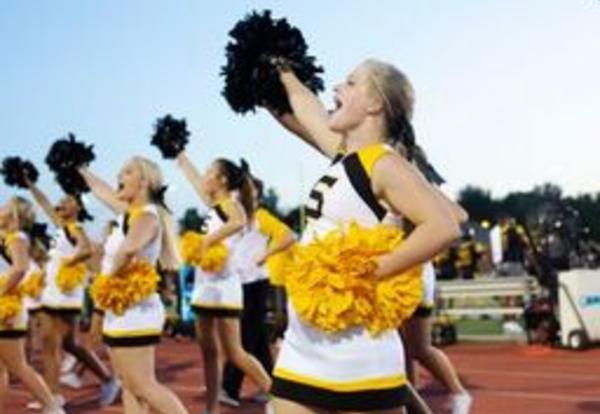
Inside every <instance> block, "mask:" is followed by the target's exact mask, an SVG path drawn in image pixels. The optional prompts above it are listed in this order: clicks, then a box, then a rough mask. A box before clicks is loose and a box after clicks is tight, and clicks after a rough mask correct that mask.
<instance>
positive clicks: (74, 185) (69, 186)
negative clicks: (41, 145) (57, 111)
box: [46, 133, 95, 195]
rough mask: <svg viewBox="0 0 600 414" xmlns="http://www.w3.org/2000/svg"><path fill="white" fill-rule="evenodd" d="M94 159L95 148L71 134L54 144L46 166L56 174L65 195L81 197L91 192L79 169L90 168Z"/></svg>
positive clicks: (47, 157) (49, 152) (47, 156)
mask: <svg viewBox="0 0 600 414" xmlns="http://www.w3.org/2000/svg"><path fill="white" fill-rule="evenodd" d="M94 158H95V155H94V150H93V146H92V145H85V144H84V143H83V142H80V141H77V140H76V139H75V135H73V134H71V133H69V134H68V136H67V138H62V139H59V140H57V141H56V142H55V143H54V144H52V146H51V147H50V150H49V151H48V155H46V164H47V165H48V168H50V170H51V171H53V172H54V173H55V174H56V181H57V182H58V184H59V185H60V186H61V188H62V189H63V191H64V192H65V193H67V194H74V195H79V194H81V193H84V192H87V191H89V187H88V186H87V184H86V182H85V180H84V179H83V177H82V176H81V175H80V174H79V172H78V171H77V169H78V168H80V167H86V166H88V165H89V164H90V163H91V162H92V161H93V160H94Z"/></svg>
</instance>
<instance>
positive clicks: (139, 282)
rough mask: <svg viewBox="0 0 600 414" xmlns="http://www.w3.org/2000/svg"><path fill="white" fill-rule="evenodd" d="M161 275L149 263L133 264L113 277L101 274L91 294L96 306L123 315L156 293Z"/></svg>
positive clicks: (93, 285)
mask: <svg viewBox="0 0 600 414" xmlns="http://www.w3.org/2000/svg"><path fill="white" fill-rule="evenodd" d="M159 281H160V275H159V274H158V273H157V271H156V269H155V268H154V266H152V265H151V264H150V263H148V262H147V261H136V262H133V263H131V264H130V265H129V266H127V267H126V268H125V269H123V270H122V271H120V272H118V273H117V274H114V275H112V276H108V275H103V274H100V275H98V276H97V277H96V278H95V279H94V283H92V286H91V288H90V294H91V295H92V299H93V300H94V303H95V304H96V306H98V307H99V308H100V309H103V310H110V311H111V312H113V313H114V314H115V315H123V314H124V313H125V311H126V310H127V309H129V308H130V307H132V306H133V305H135V304H137V303H139V302H141V301H143V300H144V299H146V298H147V297H148V296H150V295H151V294H152V293H154V292H156V288H157V286H158V282H159Z"/></svg>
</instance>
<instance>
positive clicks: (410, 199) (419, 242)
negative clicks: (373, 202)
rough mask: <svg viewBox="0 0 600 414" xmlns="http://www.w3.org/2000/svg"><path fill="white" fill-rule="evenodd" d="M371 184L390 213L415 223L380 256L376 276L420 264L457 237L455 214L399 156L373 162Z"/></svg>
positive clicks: (387, 156)
mask: <svg viewBox="0 0 600 414" xmlns="http://www.w3.org/2000/svg"><path fill="white" fill-rule="evenodd" d="M373 187H374V191H375V193H376V194H377V196H378V197H379V198H380V199H382V200H383V201H384V202H385V203H386V205H387V206H388V207H389V208H391V209H392V211H393V212H394V213H396V214H399V215H401V216H403V217H406V218H407V219H408V220H410V221H411V222H412V223H413V224H414V225H415V228H414V230H413V231H412V232H411V233H410V235H409V236H408V238H407V239H406V240H405V241H404V243H402V245H401V246H400V247H399V248H398V249H396V250H394V251H393V252H391V253H390V254H387V255H384V256H382V257H381V260H380V261H379V268H378V271H377V274H378V276H380V277H386V276H390V275H394V274H398V273H401V272H403V271H405V270H407V269H409V268H410V267H412V266H415V265H417V264H419V263H423V262H425V261H427V260H429V259H430V258H432V257H433V256H434V255H435V254H436V253H438V252H439V251H441V250H442V249H444V248H445V247H446V246H448V245H449V244H450V243H451V242H452V241H453V240H455V239H456V238H458V237H459V236H460V227H459V224H458V220H457V219H456V217H455V216H454V215H453V214H452V212H451V211H450V210H449V208H448V207H447V206H446V205H445V204H444V201H442V200H441V198H440V196H439V195H438V194H436V192H435V191H434V190H433V188H432V187H431V185H430V184H429V183H428V182H427V181H426V180H425V178H424V177H423V176H422V175H421V174H420V173H418V171H417V170H416V169H415V168H414V167H413V166H412V165H411V164H410V163H409V162H408V161H406V160H405V159H404V158H402V157H401V156H400V155H398V154H387V155H385V156H383V157H382V158H381V159H380V160H379V161H378V162H377V163H376V164H375V166H374V170H373ZM407 195H409V196H407Z"/></svg>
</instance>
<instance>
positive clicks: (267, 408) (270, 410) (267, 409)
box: [265, 401, 275, 414]
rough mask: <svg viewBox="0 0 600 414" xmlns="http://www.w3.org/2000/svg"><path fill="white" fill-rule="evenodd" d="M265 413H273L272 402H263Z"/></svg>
mask: <svg viewBox="0 0 600 414" xmlns="http://www.w3.org/2000/svg"><path fill="white" fill-rule="evenodd" d="M265 414H275V407H273V403H272V402H271V401H268V402H267V403H266V404H265Z"/></svg>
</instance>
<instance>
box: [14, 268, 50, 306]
mask: <svg viewBox="0 0 600 414" xmlns="http://www.w3.org/2000/svg"><path fill="white" fill-rule="evenodd" d="M44 284H45V280H44V274H43V273H42V272H40V271H34V272H31V273H29V274H28V275H27V276H25V280H24V281H23V282H21V284H20V285H19V292H20V293H21V294H22V295H25V296H29V297H30V298H33V299H36V298H37V297H39V296H40V294H41V293H42V290H44Z"/></svg>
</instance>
